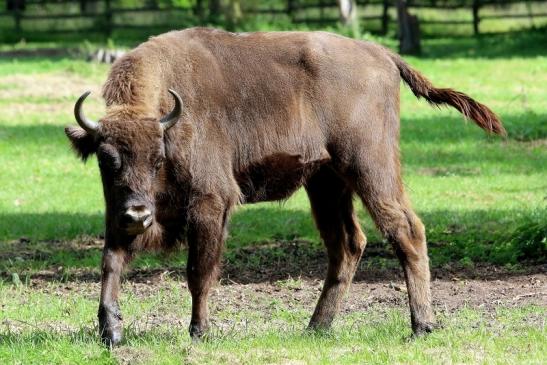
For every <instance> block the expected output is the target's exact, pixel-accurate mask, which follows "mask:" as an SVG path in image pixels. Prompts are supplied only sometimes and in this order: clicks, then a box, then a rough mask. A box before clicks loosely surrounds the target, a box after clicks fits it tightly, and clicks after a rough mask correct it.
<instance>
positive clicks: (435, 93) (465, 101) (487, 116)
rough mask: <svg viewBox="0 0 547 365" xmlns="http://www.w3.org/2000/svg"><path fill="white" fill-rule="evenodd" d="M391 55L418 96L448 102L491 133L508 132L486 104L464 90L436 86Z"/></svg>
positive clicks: (400, 59)
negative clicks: (463, 91)
mask: <svg viewBox="0 0 547 365" xmlns="http://www.w3.org/2000/svg"><path fill="white" fill-rule="evenodd" d="M390 55H391V59H392V60H393V62H395V64H396V65H397V68H398V69H399V73H400V74H401V77H402V79H403V80H404V81H405V83H406V84H407V85H408V86H409V87H410V89H411V90H412V92H413V93H414V95H416V97H418V98H420V97H423V98H425V99H426V100H427V101H428V102H429V103H431V104H434V105H437V106H438V105H442V104H448V105H450V106H452V107H454V108H455V109H457V110H458V111H459V112H460V113H462V114H463V115H464V116H465V117H466V118H467V119H470V120H472V121H474V122H475V123H476V124H477V125H478V126H479V127H481V128H482V129H484V130H485V131H487V132H489V133H494V134H499V135H506V134H507V132H506V131H505V128H503V124H502V123H501V121H500V119H499V118H498V116H497V115H496V114H495V113H494V112H493V111H492V110H490V108H488V107H487V106H486V105H484V104H481V103H479V102H478V101H476V100H474V99H472V98H471V97H469V96H467V95H466V94H464V93H462V92H459V91H456V90H452V89H438V88H436V87H434V86H433V84H432V83H431V82H430V81H429V80H428V79H426V78H425V77H424V76H423V75H422V74H421V73H419V72H418V71H416V70H414V69H412V68H411V67H410V66H409V65H408V64H407V63H406V62H405V61H403V59H402V58H401V57H399V55H397V54H395V53H390Z"/></svg>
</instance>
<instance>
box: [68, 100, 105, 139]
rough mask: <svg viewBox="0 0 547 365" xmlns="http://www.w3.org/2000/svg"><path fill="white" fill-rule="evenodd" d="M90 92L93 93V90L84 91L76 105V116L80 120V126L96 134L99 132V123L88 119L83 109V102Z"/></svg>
mask: <svg viewBox="0 0 547 365" xmlns="http://www.w3.org/2000/svg"><path fill="white" fill-rule="evenodd" d="M89 94H91V91H86V92H85V93H83V94H82V96H80V98H79V99H78V101H77V102H76V104H75V105H74V117H75V118H76V121H77V122H78V124H79V125H80V127H82V128H83V129H84V130H85V131H86V132H88V133H91V134H95V133H97V129H99V124H97V122H94V121H92V120H90V119H87V118H86V117H85V115H84V112H83V111H82V104H83V103H84V100H85V98H87V96H88V95H89Z"/></svg>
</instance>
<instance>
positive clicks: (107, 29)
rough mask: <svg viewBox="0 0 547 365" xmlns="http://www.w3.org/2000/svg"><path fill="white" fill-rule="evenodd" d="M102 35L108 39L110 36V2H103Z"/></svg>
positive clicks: (106, 0) (108, 0)
mask: <svg viewBox="0 0 547 365" xmlns="http://www.w3.org/2000/svg"><path fill="white" fill-rule="evenodd" d="M104 20H105V25H104V34H105V36H106V38H107V39H108V38H110V35H111V34H112V7H111V3H110V0H105V1H104Z"/></svg>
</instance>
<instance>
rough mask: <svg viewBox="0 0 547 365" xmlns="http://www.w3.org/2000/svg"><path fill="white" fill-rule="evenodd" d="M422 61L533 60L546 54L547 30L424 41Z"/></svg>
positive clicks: (546, 28)
mask: <svg viewBox="0 0 547 365" xmlns="http://www.w3.org/2000/svg"><path fill="white" fill-rule="evenodd" d="M423 43H424V44H423V50H424V52H423V55H422V57H423V58H514V57H520V58H531V57H538V56H545V55H547V49H546V48H545V44H547V27H542V28H539V29H531V30H521V31H513V32H504V33H492V34H482V35H480V36H478V37H477V36H472V35H469V36H460V37H439V38H430V39H424V41H423Z"/></svg>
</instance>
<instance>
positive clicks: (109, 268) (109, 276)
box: [99, 246, 127, 346]
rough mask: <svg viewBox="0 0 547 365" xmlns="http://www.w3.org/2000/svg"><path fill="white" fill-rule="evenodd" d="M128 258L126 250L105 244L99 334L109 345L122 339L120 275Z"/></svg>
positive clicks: (115, 343) (113, 344)
mask: <svg viewBox="0 0 547 365" xmlns="http://www.w3.org/2000/svg"><path fill="white" fill-rule="evenodd" d="M126 258H127V253H126V251H125V250H123V249H113V248H110V247H108V246H105V248H104V251H103V260H102V279H101V285H102V287H101V300H100V303H99V334H100V336H101V340H102V341H103V342H104V344H105V345H107V346H115V345H117V344H118V343H120V341H121V340H122V315H121V312H120V308H119V306H118V293H119V291H120V275H121V273H122V270H123V267H124V264H125V261H126Z"/></svg>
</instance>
